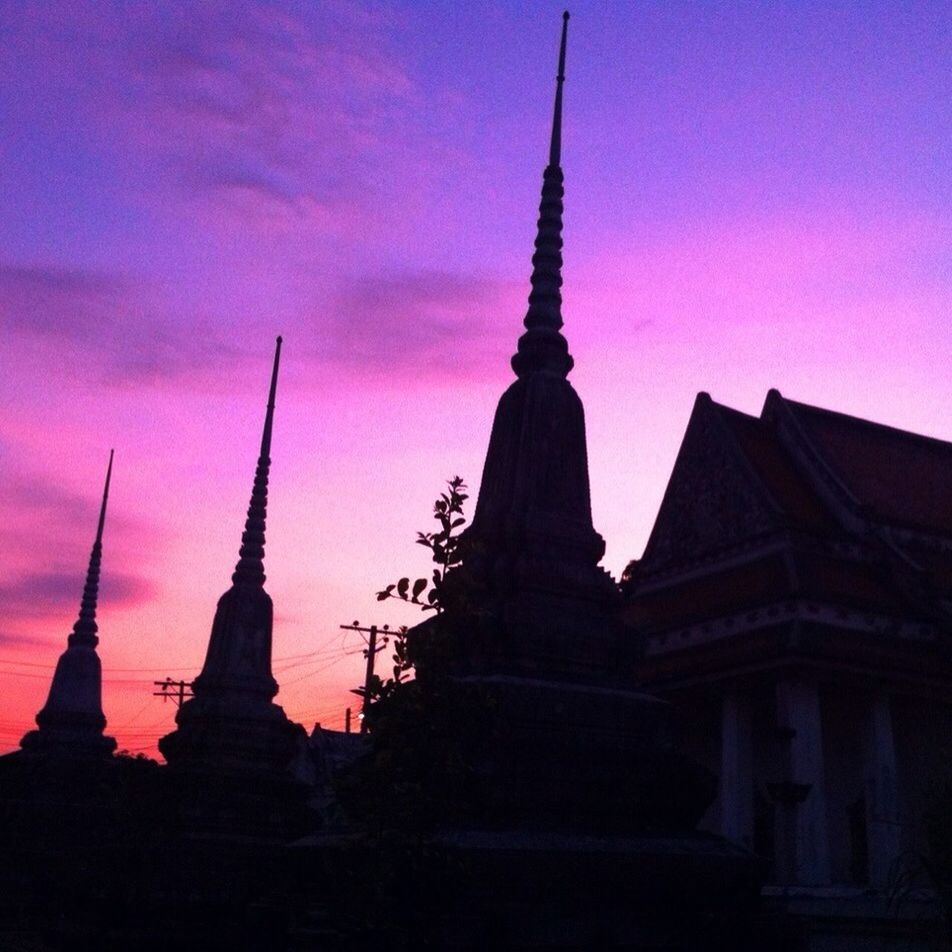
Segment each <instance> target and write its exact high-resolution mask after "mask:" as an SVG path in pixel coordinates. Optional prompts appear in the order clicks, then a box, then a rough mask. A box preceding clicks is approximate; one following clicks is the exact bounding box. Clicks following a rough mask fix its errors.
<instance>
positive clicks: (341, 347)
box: [312, 271, 521, 379]
mask: <svg viewBox="0 0 952 952" xmlns="http://www.w3.org/2000/svg"><path fill="white" fill-rule="evenodd" d="M520 293H521V289H520V288H518V287H516V286H515V285H514V284H512V283H510V282H503V281H498V280H494V279H491V278H483V277H471V276H466V275H458V274H448V273H444V272H438V271H416V272H407V273H404V274H398V275H390V276H380V277H362V278H357V279H352V280H351V281H349V282H348V283H347V284H346V285H345V286H344V287H343V289H342V290H341V292H340V293H339V295H338V296H337V299H336V301H335V302H334V304H333V306H332V307H331V308H330V309H329V311H328V312H325V313H321V314H320V315H315V316H314V317H313V318H312V320H313V328H314V332H315V334H316V336H317V337H318V339H319V341H320V349H319V354H320V355H321V358H322V359H324V360H328V361H330V362H332V363H334V364H337V365H340V366H344V367H349V368H355V369H356V368H360V369H361V370H363V371H369V372H370V373H371V374H381V375H394V376H399V377H413V376H416V377H425V378H429V377H443V378H444V379H446V375H447V374H450V375H451V377H450V379H458V378H459V377H465V378H474V377H480V376H482V375H483V374H484V373H485V372H486V371H487V370H489V369H490V368H493V369H496V368H498V367H499V366H504V365H505V362H506V359H507V354H508V352H509V351H511V350H512V349H513V348H514V345H515V341H516V336H517V334H518V331H519V330H520V329H521V328H520V327H519V317H520V316H521V315H520V304H519V297H520ZM502 322H506V323H509V324H511V328H512V333H511V334H508V335H507V334H506V333H503V332H501V331H500V324H501V323H502Z"/></svg>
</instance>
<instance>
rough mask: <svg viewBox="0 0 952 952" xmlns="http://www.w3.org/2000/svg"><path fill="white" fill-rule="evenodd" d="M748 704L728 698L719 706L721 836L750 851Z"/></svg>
mask: <svg viewBox="0 0 952 952" xmlns="http://www.w3.org/2000/svg"><path fill="white" fill-rule="evenodd" d="M752 769H753V756H752V742H751V719H750V702H749V700H748V699H747V698H745V697H742V696H740V695H737V694H728V695H726V696H725V697H724V699H723V701H722V703H721V779H720V794H721V833H722V834H723V835H724V836H725V837H727V839H729V840H733V841H734V842H735V843H739V844H741V845H742V846H746V847H747V848H748V849H750V848H752V846H753V841H754V780H753V775H752Z"/></svg>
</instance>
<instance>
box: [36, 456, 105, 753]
mask: <svg viewBox="0 0 952 952" xmlns="http://www.w3.org/2000/svg"><path fill="white" fill-rule="evenodd" d="M112 459H113V451H112V450H110V452H109V466H108V468H107V469H106V485H105V487H104V488H103V493H102V503H101V505H100V508H99V524H98V526H97V527H96V539H95V541H94V542H93V548H92V552H90V555H89V567H88V568H87V570H86V584H85V585H84V586H83V597H82V601H81V603H80V607H79V617H78V618H77V619H76V624H75V625H73V630H72V632H71V633H70V635H69V638H68V639H67V647H66V650H65V651H64V652H63V653H62V654H61V655H60V656H59V660H58V661H57V662H56V670H55V672H54V673H53V682H52V684H51V685H50V693H49V697H47V699H46V704H44V705H43V708H42V709H41V710H40V712H39V713H38V714H37V715H36V723H37V725H38V727H37V730H32V731H30V732H29V733H27V734H25V735H24V737H23V739H22V740H21V741H20V746H21V747H22V748H23V750H24V751H26V752H28V753H40V754H56V755H61V756H70V757H83V758H90V757H92V758H103V757H109V755H110V754H112V752H113V751H114V750H115V749H116V741H115V738H112V737H107V736H106V735H105V734H104V733H103V732H104V731H105V729H106V717H105V715H104V714H103V710H102V665H101V663H100V661H99V655H98V654H97V653H96V646H97V645H98V644H99V636H98V631H99V626H98V625H97V623H96V605H97V602H98V598H99V575H100V569H101V566H102V533H103V527H104V526H105V522H106V503H107V501H108V499H109V482H110V480H111V479H112Z"/></svg>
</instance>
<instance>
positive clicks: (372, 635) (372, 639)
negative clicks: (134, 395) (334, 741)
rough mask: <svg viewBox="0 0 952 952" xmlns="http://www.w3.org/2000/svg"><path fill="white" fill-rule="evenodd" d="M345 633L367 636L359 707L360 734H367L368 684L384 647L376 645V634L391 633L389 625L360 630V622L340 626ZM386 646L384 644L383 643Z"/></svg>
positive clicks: (372, 626)
mask: <svg viewBox="0 0 952 952" xmlns="http://www.w3.org/2000/svg"><path fill="white" fill-rule="evenodd" d="M340 627H341V628H343V629H344V630H345V631H359V632H360V633H361V634H362V635H368V636H369V640H368V642H367V650H366V651H365V652H364V655H365V656H366V658H367V673H366V675H365V677H364V695H363V697H364V703H363V705H362V706H361V709H360V714H359V715H358V717H359V718H360V733H361V734H366V733H367V712H368V711H369V710H370V682H371V681H372V680H373V676H374V659H375V658H376V657H377V652H378V651H383V648H384V645H380V646H378V645H377V634H378V632H380V633H382V634H383V635H385V636H387V635H390V634H391V633H392V632H391V631H390V626H389V625H384V626H383V628H380V629H378V628H377V626H376V625H371V626H370V627H369V628H361V627H360V622H359V621H355V622H354V623H353V624H352V625H341V626H340ZM384 644H386V642H384Z"/></svg>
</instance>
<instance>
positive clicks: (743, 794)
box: [624, 390, 952, 941]
mask: <svg viewBox="0 0 952 952" xmlns="http://www.w3.org/2000/svg"><path fill="white" fill-rule="evenodd" d="M624 590H625V599H626V609H625V615H626V617H627V618H628V620H629V621H630V622H631V623H633V624H635V625H637V627H638V628H639V629H640V630H641V631H642V632H643V633H644V635H645V637H646V639H647V645H646V652H645V657H644V658H643V660H642V661H641V662H640V663H639V665H638V667H637V678H638V681H639V683H641V684H642V685H644V686H645V687H646V689H648V690H650V691H652V692H654V693H657V694H659V695H660V696H662V697H665V698H667V699H669V700H671V701H672V703H674V704H675V706H676V707H677V708H678V709H679V711H680V713H681V715H682V721H683V723H684V725H685V730H684V739H685V744H686V749H687V750H688V751H689V752H690V754H691V755H692V756H694V757H696V758H697V759H698V760H700V761H701V762H703V763H705V764H707V765H708V766H709V767H710V768H711V769H712V770H714V771H715V772H716V773H717V774H718V775H719V776H720V787H719V794H718V797H717V800H716V801H715V802H714V804H713V805H712V807H711V809H710V811H709V813H708V815H707V817H706V824H707V825H708V826H709V827H711V828H713V829H717V830H719V831H720V832H721V833H723V835H725V836H727V837H730V838H731V839H733V840H735V841H736V842H738V843H741V844H743V845H745V846H747V847H749V848H752V849H753V850H755V851H756V852H757V853H758V854H759V855H762V856H764V857H766V858H767V859H768V860H769V863H770V872H769V882H770V883H771V884H774V885H773V886H772V887H770V888H768V893H769V894H775V895H782V896H784V897H786V898H785V903H786V905H787V906H788V907H789V908H790V909H792V910H793V911H795V912H800V913H802V914H803V915H804V916H808V917H809V916H813V917H819V918H822V917H823V916H824V915H825V916H827V917H832V918H833V919H835V918H836V917H837V916H841V917H842V916H845V917H849V918H850V919H851V920H852V923H853V926H852V927H853V928H854V930H857V931H861V929H862V928H863V927H865V928H872V926H873V925H874V924H878V926H879V927H882V926H884V925H885V926H886V927H888V928H889V929H895V928H896V927H897V925H896V923H897V911H896V909H897V906H896V897H895V892H896V890H897V889H898V888H899V886H900V884H901V883H902V882H903V876H904V875H905V876H906V877H907V878H906V881H907V882H908V881H909V879H908V875H909V874H910V873H912V872H915V871H918V873H919V874H920V878H919V885H922V875H921V874H922V872H923V870H924V868H925V866H924V865H922V860H923V859H925V858H926V857H927V856H928V855H929V853H930V849H931V851H932V852H934V850H935V846H934V844H930V842H929V830H928V826H929V824H930V823H931V822H933V821H934V820H935V812H936V809H937V808H941V809H944V810H946V811H948V804H947V803H940V798H942V797H944V794H943V786H942V782H941V781H940V779H939V778H938V777H937V776H936V772H937V770H939V769H940V768H942V767H943V766H944V761H945V760H946V758H947V756H948V743H949V738H950V737H952V444H950V443H944V442H942V441H940V440H935V439H929V438H927V437H923V436H917V435H915V434H912V433H906V432H903V431H901V430H896V429H893V428H891V427H887V426H881V425H879V424H876V423H870V422H868V421H866V420H859V419H856V418H854V417H849V416H846V415H844V414H841V413H833V412H831V411H829V410H821V409H819V408H816V407H811V406H807V405H805V404H802V403H796V402H794V401H792V400H788V399H785V398H784V397H782V396H781V395H780V394H779V393H778V392H777V391H776V390H772V391H771V392H770V393H769V394H768V396H767V400H766V403H765V404H764V408H763V412H762V413H761V415H760V417H759V418H758V417H751V416H748V415H746V414H744V413H739V412H737V411H736V410H731V409H729V408H728V407H724V406H721V405H719V404H717V403H715V402H713V401H712V400H711V398H710V397H708V396H707V394H700V395H699V396H698V399H697V402H696V404H695V407H694V412H693V414H692V415H691V420H690V422H689V424H688V428H687V432H686V433H685V436H684V441H683V443H682V446H681V451H680V453H679V454H678V458H677V462H676V463H675V466H674V472H673V473H672V475H671V480H670V482H669V484H668V488H667V490H666V492H665V495H664V500H663V502H662V504H661V509H660V512H659V514H658V518H657V521H656V523H655V526H654V529H653V531H652V533H651V537H650V539H649V541H648V544H647V547H646V549H645V553H644V556H643V557H642V558H641V559H640V560H638V561H636V562H633V563H632V564H631V565H630V566H629V568H628V570H627V573H626V579H625V582H624ZM917 858H918V859H917ZM904 864H905V867H906V868H903V867H904ZM917 864H919V865H918V866H917ZM913 881H915V880H913ZM907 898H908V897H907ZM900 904H901V903H900ZM911 910H912V911H911V912H910V910H909V909H906V910H904V914H908V915H912V916H913V917H915V916H916V915H918V914H919V912H920V911H921V910H918V909H916V908H915V904H914V903H913V904H911ZM864 923H865V926H864V925H863V924H864ZM839 928H840V929H841V928H842V921H841V922H840V924H839ZM815 929H820V926H815ZM821 931H822V930H821ZM870 934H873V933H870ZM870 941H872V940H870Z"/></svg>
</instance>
